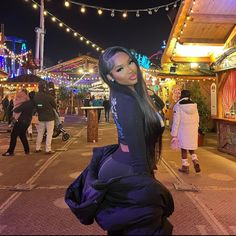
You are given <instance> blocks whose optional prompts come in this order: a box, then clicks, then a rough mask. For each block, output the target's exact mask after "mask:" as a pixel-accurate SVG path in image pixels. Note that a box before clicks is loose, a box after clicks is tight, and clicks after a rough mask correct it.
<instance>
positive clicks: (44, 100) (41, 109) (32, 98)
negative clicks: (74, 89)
mask: <svg viewBox="0 0 236 236" xmlns="http://www.w3.org/2000/svg"><path fill="white" fill-rule="evenodd" d="M49 85H50V84H49ZM53 92H54V91H52V90H51V91H50V86H48V84H47V82H45V81H40V82H39V84H38V92H36V93H35V92H34V91H31V92H30V93H28V92H27V90H25V89H22V90H20V91H18V92H17V93H16V95H15V98H14V99H13V98H12V99H11V100H10V101H9V100H8V95H6V96H5V97H4V99H3V100H2V107H3V112H4V114H3V118H2V120H3V121H7V122H8V124H9V126H10V125H12V130H11V136H10V143H9V147H8V149H7V151H6V152H4V153H3V154H2V156H14V150H15V147H16V143H17V137H19V138H20V140H21V142H22V145H23V148H24V152H25V154H26V155H28V154H30V147H29V143H28V139H27V132H29V134H31V135H32V117H33V116H37V119H38V122H37V123H38V124H37V126H36V128H37V139H36V149H35V150H34V152H41V151H42V149H41V146H42V141H43V138H44V135H45V132H46V144H45V153H46V154H52V153H54V152H55V151H53V150H52V147H51V143H52V136H53V130H54V124H55V120H57V119H58V115H57V105H56V101H55V97H54V96H53V94H52V93H53Z"/></svg>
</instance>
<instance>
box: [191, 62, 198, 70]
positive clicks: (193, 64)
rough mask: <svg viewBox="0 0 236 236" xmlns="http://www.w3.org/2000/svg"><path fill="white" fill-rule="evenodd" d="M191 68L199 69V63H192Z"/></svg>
mask: <svg viewBox="0 0 236 236" xmlns="http://www.w3.org/2000/svg"><path fill="white" fill-rule="evenodd" d="M190 67H191V68H192V69H194V68H197V67H198V63H195V62H191V63H190Z"/></svg>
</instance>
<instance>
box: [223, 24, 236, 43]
mask: <svg viewBox="0 0 236 236" xmlns="http://www.w3.org/2000/svg"><path fill="white" fill-rule="evenodd" d="M235 35H236V25H235V26H234V27H233V29H232V31H231V32H230V33H229V36H228V37H227V40H226V42H225V46H227V44H229V43H230V41H231V40H232V39H233V37H234V36H235Z"/></svg>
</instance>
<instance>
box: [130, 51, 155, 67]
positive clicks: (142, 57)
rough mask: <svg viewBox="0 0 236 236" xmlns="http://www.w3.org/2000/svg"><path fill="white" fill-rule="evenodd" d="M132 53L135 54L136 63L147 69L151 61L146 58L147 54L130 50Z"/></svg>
mask: <svg viewBox="0 0 236 236" xmlns="http://www.w3.org/2000/svg"><path fill="white" fill-rule="evenodd" d="M132 54H133V55H134V56H135V58H136V60H137V61H138V64H139V65H140V66H142V67H143V68H145V69H149V68H150V65H151V62H150V60H149V59H148V57H147V56H145V55H141V54H140V53H136V52H132Z"/></svg>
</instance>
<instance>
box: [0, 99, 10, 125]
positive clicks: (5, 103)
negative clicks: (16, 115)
mask: <svg viewBox="0 0 236 236" xmlns="http://www.w3.org/2000/svg"><path fill="white" fill-rule="evenodd" d="M9 103H10V102H9V98H8V95H6V96H5V97H4V98H3V100H2V109H3V117H2V121H7V108H8V106H9Z"/></svg>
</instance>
